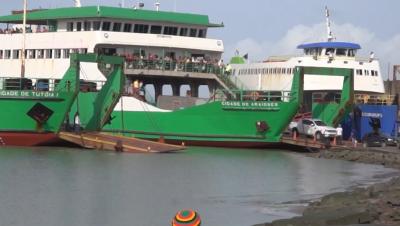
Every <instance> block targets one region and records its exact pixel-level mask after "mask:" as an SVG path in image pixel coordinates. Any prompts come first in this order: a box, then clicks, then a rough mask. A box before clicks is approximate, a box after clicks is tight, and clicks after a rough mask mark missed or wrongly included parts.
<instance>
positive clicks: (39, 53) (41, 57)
mask: <svg viewBox="0 0 400 226" xmlns="http://www.w3.org/2000/svg"><path fill="white" fill-rule="evenodd" d="M43 57H44V49H39V50H38V51H37V58H38V59H43Z"/></svg>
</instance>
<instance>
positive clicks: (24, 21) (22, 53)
mask: <svg viewBox="0 0 400 226" xmlns="http://www.w3.org/2000/svg"><path fill="white" fill-rule="evenodd" d="M26 1H27V0H24V14H23V19H22V50H21V78H24V77H25V47H26V46H25V45H26V42H25V39H26V8H27V2H26Z"/></svg>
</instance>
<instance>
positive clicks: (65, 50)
mask: <svg viewBox="0 0 400 226" xmlns="http://www.w3.org/2000/svg"><path fill="white" fill-rule="evenodd" d="M69 52H70V50H69V49H64V50H63V56H64V58H69Z"/></svg>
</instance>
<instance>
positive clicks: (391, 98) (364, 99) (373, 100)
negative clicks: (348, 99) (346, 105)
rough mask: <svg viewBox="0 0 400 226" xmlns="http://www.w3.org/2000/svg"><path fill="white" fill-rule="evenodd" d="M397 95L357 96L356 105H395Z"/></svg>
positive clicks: (355, 97) (355, 98)
mask: <svg viewBox="0 0 400 226" xmlns="http://www.w3.org/2000/svg"><path fill="white" fill-rule="evenodd" d="M395 101H396V100H395V95H387V94H355V95H354V103H356V104H372V105H392V104H397V103H395Z"/></svg>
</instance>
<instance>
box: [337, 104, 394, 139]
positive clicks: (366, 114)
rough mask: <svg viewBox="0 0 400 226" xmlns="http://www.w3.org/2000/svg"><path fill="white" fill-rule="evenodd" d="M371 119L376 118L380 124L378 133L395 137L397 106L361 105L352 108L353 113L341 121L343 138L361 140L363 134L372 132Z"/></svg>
mask: <svg viewBox="0 0 400 226" xmlns="http://www.w3.org/2000/svg"><path fill="white" fill-rule="evenodd" d="M371 118H378V119H379V120H380V122H381V128H380V132H381V133H383V134H385V135H387V136H392V137H394V136H396V130H397V105H390V106H388V105H368V104H361V105H356V106H355V107H354V110H353V112H351V113H350V115H348V116H346V117H345V118H344V120H343V124H342V127H343V138H344V139H349V138H351V134H352V133H354V136H355V137H356V138H357V140H361V139H362V138H363V137H364V135H365V134H367V133H370V132H372V127H371V125H370V121H371Z"/></svg>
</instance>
